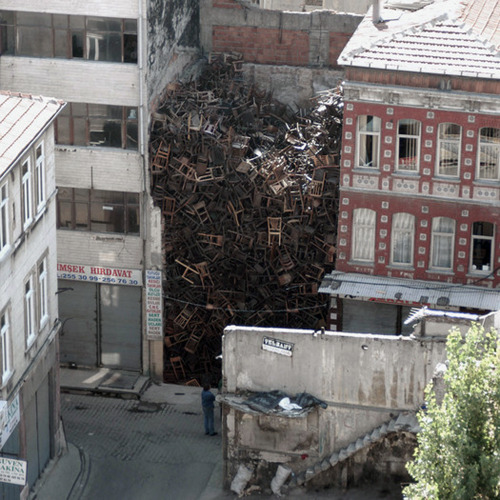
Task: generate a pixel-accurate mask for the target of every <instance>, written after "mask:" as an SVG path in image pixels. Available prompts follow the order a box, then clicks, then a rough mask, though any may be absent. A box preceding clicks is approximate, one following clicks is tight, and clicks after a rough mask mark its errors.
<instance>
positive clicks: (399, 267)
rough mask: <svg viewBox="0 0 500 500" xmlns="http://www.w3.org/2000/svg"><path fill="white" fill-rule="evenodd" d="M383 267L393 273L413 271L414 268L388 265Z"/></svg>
mask: <svg viewBox="0 0 500 500" xmlns="http://www.w3.org/2000/svg"><path fill="white" fill-rule="evenodd" d="M385 267H386V268H387V269H392V270H394V271H415V268H414V267H413V266H412V265H410V264H389V265H387V266H385Z"/></svg>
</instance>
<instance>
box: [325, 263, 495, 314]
mask: <svg viewBox="0 0 500 500" xmlns="http://www.w3.org/2000/svg"><path fill="white" fill-rule="evenodd" d="M319 293H328V294H334V295H339V296H341V297H347V298H363V299H365V300H373V301H376V302H386V303H388V304H402V305H417V304H421V305H430V306H439V307H468V308H475V309H482V310H487V311H498V310H500V290H493V289H489V288H481V287H478V286H470V285H459V284H451V283H437V282H431V281H423V280H407V279H401V278H387V277H382V276H370V275H365V274H356V273H342V272H340V271H333V272H331V273H330V274H327V275H326V276H325V278H324V279H323V282H322V283H321V286H320V288H319Z"/></svg>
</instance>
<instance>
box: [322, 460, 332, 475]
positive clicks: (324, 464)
mask: <svg viewBox="0 0 500 500" xmlns="http://www.w3.org/2000/svg"><path fill="white" fill-rule="evenodd" d="M331 466H332V464H331V463H330V460H328V459H327V458H325V459H324V460H323V461H322V462H321V464H320V467H321V472H324V471H325V470H328V469H329V468H330V467H331Z"/></svg>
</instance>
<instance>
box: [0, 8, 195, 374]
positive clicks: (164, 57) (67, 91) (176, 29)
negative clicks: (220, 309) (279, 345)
mask: <svg viewBox="0 0 500 500" xmlns="http://www.w3.org/2000/svg"><path fill="white" fill-rule="evenodd" d="M163 4H164V2H160V1H156V0H151V1H150V0H126V1H124V2H119V3H116V2H110V1H105V2H101V1H97V0H91V1H89V2H80V3H78V4H74V3H71V5H69V4H68V2H65V1H61V0H49V1H47V2H43V6H41V5H40V4H39V3H37V2H33V1H32V0H22V1H17V0H16V1H11V0H1V1H0V20H1V21H0V25H1V26H0V46H1V47H0V53H1V57H0V88H2V89H14V90H16V91H20V92H32V93H37V94H38V93H39V94H43V95H55V96H57V97H59V98H62V99H64V100H65V101H66V102H67V103H68V104H67V106H66V107H65V109H64V110H63V112H62V113H61V115H60V116H59V117H58V119H57V121H56V127H55V139H56V144H57V146H56V151H55V157H56V165H57V176H56V183H57V187H58V195H57V216H58V218H57V228H58V231H57V240H58V241H57V243H58V259H57V260H58V278H59V288H60V290H61V293H60V295H59V298H60V300H59V307H60V312H59V316H60V318H61V321H62V330H61V362H62V363H63V364H67V365H71V366H81V367H105V368H115V369H123V370H131V371H136V372H142V373H145V374H151V375H152V376H154V377H156V378H161V376H162V373H163V333H162V325H161V311H160V310H158V306H157V304H158V303H160V304H161V300H160V301H159V302H158V301H153V302H152V301H148V296H149V295H148V294H149V290H150V288H151V287H153V288H154V289H155V290H156V291H157V290H158V289H160V290H161V281H162V275H161V266H162V257H161V214H160V211H159V209H158V208H155V207H154V206H153V203H152V200H151V196H150V193H149V186H150V182H149V166H148V141H149V136H148V123H149V114H150V111H151V110H152V109H154V104H155V97H156V96H158V95H159V94H160V93H161V91H162V90H163V89H164V87H165V85H166V84H167V83H168V81H170V80H171V79H172V78H174V76H175V75H176V74H177V73H178V72H179V70H180V69H181V68H183V67H184V66H185V65H186V63H187V62H188V61H190V60H191V58H192V56H193V54H194V53H195V50H194V49H192V48H191V47H194V46H195V45H196V44H195V42H196V34H192V35H191V34H190V33H191V31H192V22H193V19H196V12H197V11H196V8H195V6H194V4H195V2H189V1H187V2H184V3H183V4H182V5H171V4H169V5H168V6H165V5H163ZM181 38H182V39H183V42H182V43H179V39H181ZM193 40H194V41H193ZM182 44H184V45H182ZM185 46H187V48H186V47H185ZM155 293H156V292H155Z"/></svg>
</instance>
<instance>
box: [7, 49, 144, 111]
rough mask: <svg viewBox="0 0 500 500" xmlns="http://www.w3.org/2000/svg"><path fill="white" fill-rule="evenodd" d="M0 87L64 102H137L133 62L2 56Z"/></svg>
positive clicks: (128, 104) (137, 104) (131, 104)
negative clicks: (55, 98)
mask: <svg viewBox="0 0 500 500" xmlns="http://www.w3.org/2000/svg"><path fill="white" fill-rule="evenodd" d="M0 88H2V89H6V90H12V91H15V92H26V93H30V94H35V95H44V96H49V97H57V98H58V99H63V100H64V101H68V102H88V103H94V104H111V105H116V106H139V104H140V101H139V69H138V67H137V66H136V65H134V64H117V63H105V62H91V61H75V60H65V59H44V58H28V57H13V56H2V57H1V58H0Z"/></svg>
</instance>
